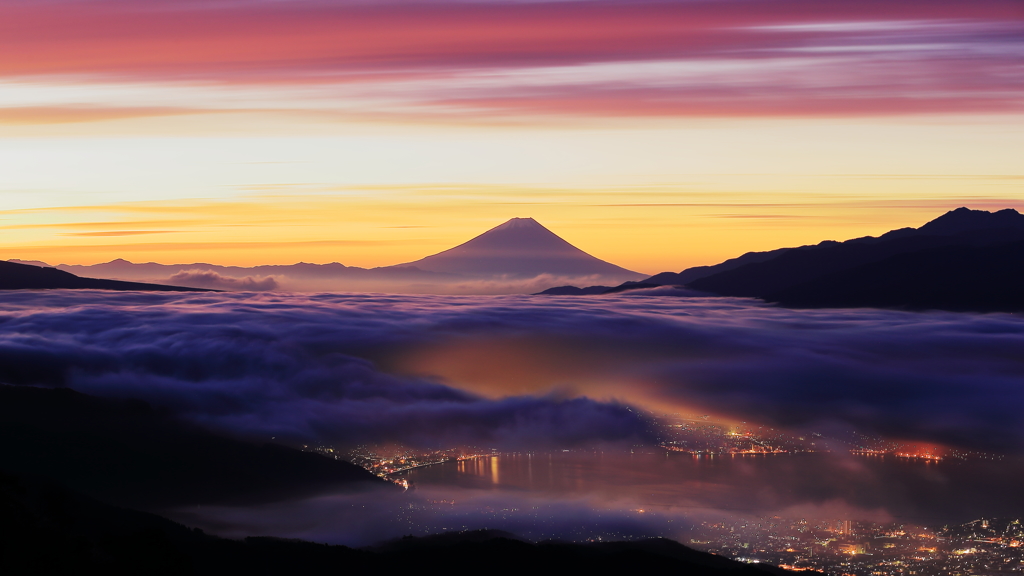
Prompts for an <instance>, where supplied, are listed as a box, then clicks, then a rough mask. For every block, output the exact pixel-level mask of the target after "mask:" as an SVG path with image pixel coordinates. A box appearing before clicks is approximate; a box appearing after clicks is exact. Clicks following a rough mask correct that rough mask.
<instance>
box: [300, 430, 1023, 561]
mask: <svg viewBox="0 0 1024 576" xmlns="http://www.w3.org/2000/svg"><path fill="white" fill-rule="evenodd" d="M652 422H654V425H655V426H656V429H657V431H658V433H659V438H660V442H659V444H658V447H657V448H654V447H650V446H647V447H641V446H636V447H634V448H632V449H631V450H642V451H645V452H646V451H650V450H651V449H655V450H657V449H664V450H668V451H671V452H686V453H691V454H693V455H694V456H696V457H715V456H727V455H733V456H740V455H766V456H770V455H774V454H791V453H801V452H805V453H806V452H828V451H839V450H842V451H848V452H849V453H850V454H853V455H857V456H863V457H867V458H885V457H895V458H900V459H907V460H913V461H919V462H921V463H922V464H924V465H928V464H930V463H937V462H940V461H942V460H943V459H946V458H951V459H957V460H970V459H998V458H1000V457H999V456H997V455H992V454H985V453H980V452H968V451H962V450H952V449H946V448H942V447H939V446H934V445H923V444H915V443H911V442H897V441H890V440H883V439H880V438H872V437H867V436H863V435H851V437H850V438H849V439H840V438H834V437H826V436H824V435H822V434H817V433H808V434H806V435H804V436H798V435H793V434H788V433H785V432H782V431H779V430H775V429H773V428H770V427H766V426H755V425H746V424H745V423H741V424H740V425H738V426H737V425H727V424H722V423H716V422H713V421H710V419H709V418H707V417H702V416H696V417H693V416H680V415H666V416H663V417H660V418H654V419H652ZM306 449H307V450H309V451H314V452H317V453H320V454H324V455H326V456H329V457H332V458H335V459H343V460H348V461H350V462H353V463H355V464H357V465H359V466H362V467H363V468H365V469H367V470H369V471H371V472H373V473H374V474H376V475H377V476H379V477H381V478H384V479H387V480H389V481H391V482H394V483H396V484H398V485H401V486H403V487H405V488H406V489H408V488H410V483H409V480H408V478H407V474H405V473H407V472H409V471H411V470H414V469H417V468H422V467H426V466H432V465H437V464H443V463H448V462H467V461H470V460H480V459H483V460H484V461H485V464H484V466H485V468H486V467H487V466H488V465H487V464H486V460H488V459H490V460H492V463H491V466H493V465H494V461H496V459H497V458H498V457H505V456H513V455H512V454H504V453H501V452H500V451H499V450H497V449H491V448H487V449H485V448H479V447H459V448H447V449H437V450H417V449H413V448H409V447H406V446H400V445H387V446H369V445H361V446H357V447H355V448H352V449H348V450H339V449H335V448H333V447H328V446H317V447H309V446H307V447H306ZM557 452H570V450H559V451H557ZM573 452H574V451H573ZM467 463H468V462H467ZM460 470H461V465H460ZM455 504H456V503H455V502H454V501H447V500H438V501H434V500H427V501H425V502H423V503H421V504H418V505H410V507H409V508H408V509H407V510H406V511H405V512H403V514H407V515H410V516H409V518H407V519H403V521H404V522H408V525H409V526H410V528H413V527H415V529H416V531H420V532H423V533H433V532H443V531H448V530H459V529H465V528H466V527H465V526H460V525H447V524H443V523H442V524H435V523H433V522H430V521H426V520H422V519H425V518H426V517H427V514H424V515H423V517H422V518H421V521H417V520H416V519H414V518H413V516H414V515H415V514H416V511H417V510H418V509H419V508H422V509H423V510H422V512H424V513H426V512H428V511H429V509H434V508H438V507H441V508H447V507H453V506H455ZM634 512H635V513H636V514H646V515H650V514H651V513H655V514H656V512H654V511H652V510H643V509H638V510H635V511H634ZM489 513H490V514H492V515H494V517H495V519H505V520H508V519H509V518H512V517H515V516H517V517H519V518H520V519H522V518H525V517H527V516H531V515H534V516H536V519H535V520H536V522H537V526H538V527H539V529H538V531H536V532H535V533H532V534H530V535H528V537H531V538H534V539H538V540H540V539H544V538H552V537H556V535H555V533H554V532H551V533H547V532H546V531H545V528H544V524H545V521H544V519H543V515H542V514H540V513H538V512H537V511H529V510H520V509H502V510H491V511H489ZM666 522H671V521H670V520H667V521H666ZM669 525H671V524H666V526H669ZM677 526H678V525H677ZM674 534H675V537H676V538H678V539H680V540H681V541H682V542H683V543H684V544H687V545H688V546H691V547H693V548H696V549H700V550H704V551H707V552H712V553H714V554H720V555H723V556H727V557H729V558H734V559H737V560H741V561H744V562H749V563H763V564H770V565H774V566H779V567H783V568H786V569H789V570H793V571H818V572H821V573H825V574H829V575H834V576H846V575H850V576H940V575H941V576H967V575H983V574H1024V546H1022V544H1024V524H1022V522H1021V520H1019V519H976V520H972V521H969V522H966V523H963V524H949V525H934V526H929V525H922V524H910V523H899V522H895V523H875V522H868V521H860V520H855V519H833V520H828V521H822V520H809V519H801V518H783V517H780V516H772V517H759V518H746V519H732V520H717V521H710V520H705V521H699V522H694V523H692V524H691V525H690V527H689V528H688V529H686V530H685V531H684V532H682V534H683V536H680V532H678V530H676V531H675V532H674ZM524 536H527V535H524ZM568 536H569V537H570V538H572V539H576V540H581V541H582V540H629V539H635V538H640V537H645V536H644V535H640V534H634V533H629V532H626V531H623V532H616V531H608V530H602V529H601V528H599V527H597V526H596V525H595V526H584V525H581V526H580V527H579V528H578V529H577V530H575V531H571V533H570V534H569V535H568ZM557 537H561V538H565V537H566V534H564V533H563V534H560V535H558V536H557Z"/></svg>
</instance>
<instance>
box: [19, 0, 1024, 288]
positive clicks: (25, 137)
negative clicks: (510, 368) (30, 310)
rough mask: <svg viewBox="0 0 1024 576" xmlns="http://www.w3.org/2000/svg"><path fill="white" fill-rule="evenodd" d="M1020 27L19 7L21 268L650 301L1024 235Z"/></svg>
mask: <svg viewBox="0 0 1024 576" xmlns="http://www.w3.org/2000/svg"><path fill="white" fill-rule="evenodd" d="M1022 62H1024V4H1021V3H1020V2H1019V1H1018V0H978V1H975V2H961V1H948V0H938V1H928V2H924V1H908V2H899V3H892V2H881V1H847V0H835V1H829V2H820V1H816V2H812V1H809V0H773V1H768V0H713V1H712V0H708V1H699V0H685V1H667V0H666V1H653V2H644V1H640V2H638V1H629V2H625V1H618V0H607V1H605V0H567V1H554V2H546V1H515V0H477V1H474V0H451V1H445V0H423V1H413V0H409V1H400V0H399V1H391V0H383V1H374V2H370V1H351V0H336V1H330V2H328V1H325V0H153V1H150V2H145V3H140V2H130V1H126V0H41V1H40V0H35V1H27V0H25V1H23V0H5V1H4V2H3V3H2V4H0V197H2V199H3V203H2V206H0V230H2V233H3V237H4V241H3V247H4V250H3V255H2V256H0V257H3V258H5V259H6V258H22V259H33V260H42V261H46V262H49V263H51V264H58V263H67V264H94V263H98V262H104V261H109V260H112V259H114V258H119V257H120V258H126V259H129V260H132V261H136V262H145V261H156V262H162V263H185V262H210V263H215V264H225V265H246V266H249V265H256V264H290V263H294V262H298V261H306V262H317V263H326V262H334V261H336V262H341V263H343V264H346V265H354V266H364V267H372V266H385V265H391V264H397V263H401V262H407V261H411V260H416V259H418V258H421V257H423V256H426V255H428V254H431V253H434V252H438V251H440V250H443V249H446V248H449V247H451V246H453V245H455V244H458V243H461V242H464V241H466V240H468V239H469V238H471V237H473V236H475V235H477V234H479V233H481V232H483V231H485V230H487V229H489V228H491V227H493V226H496V225H498V224H500V223H502V222H504V221H505V220H507V219H509V218H512V217H533V218H535V219H537V220H538V221H540V222H541V223H542V224H544V225H545V226H547V227H548V228H550V229H551V230H553V231H554V232H555V233H557V234H559V235H561V236H562V237H563V238H565V239H566V240H568V241H569V242H571V243H573V244H575V245H576V246H578V247H580V248H581V249H583V250H585V251H587V252H589V253H591V254H593V255H595V256H597V257H599V258H602V259H605V260H608V261H611V262H614V263H616V264H618V265H620V266H624V267H626V268H629V269H632V270H637V271H640V272H645V273H657V272H661V271H665V270H673V271H678V270H681V269H683V268H686V267H689V266H693V265H702V264H713V263H716V262H719V261H721V260H724V259H726V258H730V257H734V256H737V255H739V254H742V253H744V252H747V251H751V250H767V249H773V248H778V247H782V246H791V245H799V244H809V243H816V242H818V241H821V240H825V239H834V240H844V239H847V238H853V237H858V236H864V235H878V234H881V233H883V232H885V231H887V230H890V229H894V228H900V227H905V226H919V225H921V224H923V223H924V222H926V221H928V220H931V219H933V218H935V217H936V216H938V215H940V214H941V213H943V212H945V211H947V210H949V209H952V208H956V207H958V206H963V205H966V206H969V207H971V208H976V209H996V208H1006V207H1011V208H1021V207H1024V172H1022V170H1021V163H1020V156H1021V151H1022V150H1024V64H1022Z"/></svg>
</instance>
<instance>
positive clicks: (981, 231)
mask: <svg viewBox="0 0 1024 576" xmlns="http://www.w3.org/2000/svg"><path fill="white" fill-rule="evenodd" d="M665 285H676V286H686V287H687V288H690V289H692V290H695V291H699V292H704V293H707V294H709V295H719V296H741V297H753V298H760V299H762V300H765V301H767V302H773V303H778V304H781V305H783V306H790V307H795V308H846V307H878V308H902V309H911V310H924V309H937V310H953V311H974V312H999V311H1005V312H1015V311H1020V310H1024V290H1020V287H1021V286H1024V215H1022V214H1020V213H1018V212H1017V211H1016V210H1013V209H1009V208H1008V209H1005V210H999V211H997V212H987V211H984V210H971V209H968V208H957V209H956V210H952V211H950V212H947V213H945V214H943V215H942V216H939V217H938V218H936V219H934V220H932V221H930V222H927V223H926V224H924V225H922V226H921V227H920V228H900V229H898V230H892V231H890V232H886V233H885V234H882V235H881V236H878V237H872V236H865V237H863V238H854V239H852V240H847V241H845V242H836V241H834V240H825V241H823V242H821V243H819V244H815V245H810V246H799V247H794V248H780V249H777V250H771V251H768V252H748V253H746V254H744V255H742V256H739V257H737V258H732V259H730V260H726V261H724V262H722V263H720V264H715V265H713V266H697V267H694V268H687V269H686V270H683V271H682V272H662V273H660V274H655V275H654V276H651V277H650V278H647V279H646V280H643V281H641V282H625V283H623V284H621V285H619V286H616V287H614V288H610V289H604V290H599V288H603V287H596V286H595V287H591V288H573V287H567V286H562V287H558V288H554V289H551V290H546V291H544V292H541V294H550V295H558V294H561V295H571V294H578V295H584V294H597V293H599V294H614V293H617V292H624V291H628V290H637V289H641V288H650V287H652V286H665Z"/></svg>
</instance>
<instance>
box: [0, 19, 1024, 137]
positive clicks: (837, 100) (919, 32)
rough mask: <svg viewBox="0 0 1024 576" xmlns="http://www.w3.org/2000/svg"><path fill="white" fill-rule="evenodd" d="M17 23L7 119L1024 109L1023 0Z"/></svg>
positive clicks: (11, 25) (3, 47) (2, 45)
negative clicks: (185, 114)
mask: <svg viewBox="0 0 1024 576" xmlns="http://www.w3.org/2000/svg"><path fill="white" fill-rule="evenodd" d="M0 22H3V23H2V24H0V31H2V33H0V52H3V53H6V54H16V55H18V57H17V58H8V59H4V60H3V61H0V78H5V79H8V80H17V85H13V84H12V85H9V86H8V88H10V90H7V92H8V93H9V94H10V95H9V96H8V97H7V98H6V101H5V102H4V105H5V106H7V107H9V108H11V109H12V110H16V109H18V108H20V109H22V110H23V111H22V112H20V113H17V112H8V113H6V114H3V113H0V119H3V118H7V121H19V119H20V121H22V122H24V121H26V120H25V118H26V117H27V116H32V117H36V118H39V119H40V121H43V120H47V119H49V121H71V120H75V119H77V120H81V121H88V120H95V119H103V118H116V117H119V116H120V117H131V116H132V115H153V114H157V115H167V114H176V113H178V112H179V111H182V110H184V111H186V112H187V111H188V110H192V109H195V110H197V111H200V110H203V111H211V110H212V111H238V110H250V111H259V112H260V113H267V112H274V113H288V114H294V113H296V112H300V113H309V112H317V113H329V114H335V115H340V117H342V118H349V119H352V118H358V117H363V118H367V117H369V118H378V119H379V118H392V119H396V118H397V119H424V118H433V119H446V118H447V119H451V120H455V119H463V120H464V119H467V118H468V119H476V120H488V119H489V120H494V119H500V118H506V117H552V116H556V115H561V116H565V115H568V116H577V117H579V116H584V117H595V116H596V117H634V116H657V117H661V116H668V117H686V116H846V115H889V114H919V113H972V112H984V113H993V112H1019V111H1021V110H1022V109H1024V102H1022V98H1021V97H1020V94H1021V93H1022V87H1024V72H1022V71H1021V69H1020V66H1019V64H1018V63H1019V61H1020V59H1021V57H1022V56H1024V41H1022V40H1021V38H1024V35H1022V31H1024V10H1022V9H1021V6H1020V4H1019V3H1017V2H1013V1H1012V0H985V1H983V2H974V3H970V4H966V3H962V2H950V1H943V2H905V3H900V4H899V5H895V6H894V5H892V4H891V3H877V2H853V1H840V2H828V3H821V2H808V1H806V0H781V1H778V2H755V1H745V0H725V1H720V2H683V1H679V2H641V3H636V2H629V3H626V2H619V1H585V2H527V3H523V2H478V3H472V2H469V3H467V2H444V1H442V2H415V3H413V2H386V3H364V2H338V3H324V2H314V1H305V0H303V1H298V2H287V3H284V2H229V3H224V2H203V1H198V0H197V1H190V2H169V1H166V0H158V1H157V2H150V3H146V4H145V5H139V4H137V3H131V2H123V1H120V0H96V1H74V2H71V1H56V2H47V3H26V2H15V3H7V4H5V6H3V7H0ZM19 94H20V96H19ZM4 100H5V99H4V98H0V101H4ZM40 100H43V101H49V102H50V104H49V106H48V107H45V106H44V107H39V101H40ZM33 106H34V107H33ZM30 112H31V114H29V113H30Z"/></svg>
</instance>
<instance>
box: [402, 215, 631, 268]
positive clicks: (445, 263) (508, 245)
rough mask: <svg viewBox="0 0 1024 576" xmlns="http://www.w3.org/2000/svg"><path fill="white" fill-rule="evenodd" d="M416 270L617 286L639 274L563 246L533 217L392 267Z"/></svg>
mask: <svg viewBox="0 0 1024 576" xmlns="http://www.w3.org/2000/svg"><path fill="white" fill-rule="evenodd" d="M410 266H411V267H415V268H417V269H419V270H425V271H429V272H441V273H446V274H457V275H461V276H469V277H488V276H505V277H518V278H530V277H535V276H540V275H542V274H551V275H554V276H596V277H601V279H602V280H604V279H610V280H613V281H617V282H622V281H625V280H638V279H640V278H642V277H643V274H639V273H637V272H633V271H632V270H626V269H625V268H622V267H620V266H616V265H614V264H611V263H609V262H605V261H604V260H600V259H598V258H595V257H593V256H591V255H590V254H587V253H586V252H584V251H582V250H580V249H579V248H577V247H575V246H573V245H572V244H570V243H568V242H566V241H565V240H563V239H562V238H560V237H558V235H557V234H555V233H554V232H552V231H550V230H548V229H547V228H545V227H544V226H542V225H541V224H540V223H539V222H537V221H536V220H534V219H533V218H513V219H511V220H509V221H508V222H505V223H504V224H502V225H500V226H497V227H495V228H492V229H490V230H488V231H487V232H484V233H483V234H481V235H479V236H477V237H476V238H473V239H472V240H470V241H469V242H466V243H464V244H460V245H458V246H456V247H454V248H451V249H448V250H445V251H444V252H440V253H438V254H434V255H433V256H427V257H426V258H422V259H420V260H416V261H415V262H409V263H406V264H399V265H397V266H392V267H391V268H403V267H410Z"/></svg>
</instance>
